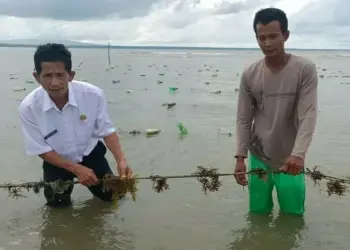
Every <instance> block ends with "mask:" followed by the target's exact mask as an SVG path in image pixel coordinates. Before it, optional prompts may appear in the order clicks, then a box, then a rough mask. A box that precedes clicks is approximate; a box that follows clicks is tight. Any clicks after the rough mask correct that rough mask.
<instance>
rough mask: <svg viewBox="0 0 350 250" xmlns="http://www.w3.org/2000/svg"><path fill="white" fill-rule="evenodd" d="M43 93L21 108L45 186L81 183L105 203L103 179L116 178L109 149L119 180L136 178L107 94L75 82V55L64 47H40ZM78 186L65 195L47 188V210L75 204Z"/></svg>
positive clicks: (27, 143)
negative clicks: (73, 196) (40, 162)
mask: <svg viewBox="0 0 350 250" xmlns="http://www.w3.org/2000/svg"><path fill="white" fill-rule="evenodd" d="M34 63H35V72H34V73H33V75H34V77H35V79H36V80H37V82H38V83H39V84H40V85H41V86H40V87H38V88H36V89H35V90H33V91H32V92H31V93H29V94H28V96H27V97H26V98H25V99H24V100H23V101H22V102H21V104H20V106H19V116H20V121H21V124H22V131H23V135H24V139H25V148H26V153H27V154H28V155H38V156H39V157H40V158H42V160H43V172H44V181H46V182H52V181H55V180H58V179H60V180H73V179H74V177H77V178H78V179H79V181H80V183H81V184H83V185H85V186H87V187H88V188H89V190H90V191H91V193H92V194H93V195H94V196H96V197H99V198H100V199H102V200H104V201H110V200H112V193H110V192H103V191H102V185H101V184H100V183H99V181H98V179H100V178H102V177H103V176H104V175H105V174H107V173H112V170H111V169H110V167H109V164H108V162H107V160H106V158H105V153H106V147H105V145H104V143H102V142H101V139H103V140H104V142H105V144H106V146H107V148H108V149H109V150H110V151H111V153H112V154H113V156H114V158H115V160H116V166H117V171H118V173H119V175H120V176H128V177H130V176H131V175H132V170H131V169H130V168H129V167H128V166H127V163H126V159H125V157H124V154H123V151H122V148H121V145H120V143H119V138H118V135H117V133H116V129H115V128H114V126H113V124H112V122H111V120H110V118H109V115H108V112H107V101H106V98H105V95H104V92H103V90H102V89H100V88H98V87H96V86H94V85H92V84H89V83H85V82H79V81H73V78H74V75H75V72H74V71H72V59H71V53H70V52H69V51H68V50H67V48H66V47H65V46H64V45H62V44H44V45H40V46H39V47H38V48H37V50H36V52H35V54H34ZM72 191H73V185H72V186H71V187H70V188H69V190H67V191H65V192H64V193H62V194H57V193H54V192H53V190H52V188H51V187H45V190H44V194H45V198H46V200H47V204H48V205H51V206H61V205H69V204H71V193H72Z"/></svg>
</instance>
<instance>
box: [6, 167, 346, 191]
mask: <svg viewBox="0 0 350 250" xmlns="http://www.w3.org/2000/svg"><path fill="white" fill-rule="evenodd" d="M210 170H211V171H212V170H213V169H210ZM210 170H208V169H206V171H210ZM214 170H216V169H214ZM306 170H307V171H303V172H301V173H300V174H302V173H305V175H307V176H310V177H311V178H312V179H313V180H315V181H318V180H322V179H326V180H331V181H339V182H341V183H347V184H350V179H344V178H339V177H334V176H329V175H325V174H322V173H321V172H319V171H317V170H315V169H314V170H310V169H308V168H307V169H306ZM269 173H273V174H282V173H284V172H282V171H278V170H277V171H265V170H260V169H257V170H253V171H247V172H241V173H215V172H214V173H207V174H200V173H194V174H186V175H167V176H166V175H165V176H162V175H150V176H144V177H137V176H135V177H131V178H130V179H134V180H157V179H182V178H198V177H222V176H234V175H251V174H257V175H267V174H269ZM285 174H286V173H285ZM115 178H116V179H119V180H123V179H125V178H120V177H117V176H115ZM126 179H128V178H126ZM101 181H103V179H100V182H101ZM61 182H64V183H67V184H80V182H79V181H78V180H74V181H61ZM51 183H54V182H43V181H39V182H24V183H21V184H13V183H9V184H0V188H15V187H23V188H31V187H34V186H40V187H43V186H47V185H51Z"/></svg>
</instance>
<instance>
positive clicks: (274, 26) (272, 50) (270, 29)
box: [256, 21, 289, 57]
mask: <svg viewBox="0 0 350 250" xmlns="http://www.w3.org/2000/svg"><path fill="white" fill-rule="evenodd" d="M288 37H289V31H287V32H284V33H282V31H281V27H280V23H279V22H278V21H272V22H270V23H268V24H266V25H264V24H261V23H258V24H257V25H256V39H257V40H258V43H259V47H260V49H261V50H262V52H263V53H264V55H265V56H267V57H274V56H276V55H280V54H281V53H283V51H284V42H285V41H287V39H288Z"/></svg>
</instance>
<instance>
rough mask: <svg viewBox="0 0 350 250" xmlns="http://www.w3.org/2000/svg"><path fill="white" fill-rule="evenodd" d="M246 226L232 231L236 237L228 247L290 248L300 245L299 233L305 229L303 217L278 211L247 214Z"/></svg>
mask: <svg viewBox="0 0 350 250" xmlns="http://www.w3.org/2000/svg"><path fill="white" fill-rule="evenodd" d="M246 222H247V225H248V227H247V228H244V229H242V230H237V231H234V232H233V236H234V237H235V238H236V240H235V241H234V242H232V243H231V244H230V245H229V247H228V249H232V250H262V249H269V250H291V249H297V248H298V247H300V243H301V238H302V237H301V233H302V231H303V230H304V229H305V221H304V218H303V217H300V216H291V215H286V214H283V213H280V214H279V215H278V217H277V218H275V219H274V218H273V216H272V215H266V216H264V215H254V214H248V215H247V220H246Z"/></svg>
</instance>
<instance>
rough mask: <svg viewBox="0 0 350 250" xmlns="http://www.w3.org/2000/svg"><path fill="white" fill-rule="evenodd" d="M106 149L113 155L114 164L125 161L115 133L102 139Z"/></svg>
mask: <svg viewBox="0 0 350 250" xmlns="http://www.w3.org/2000/svg"><path fill="white" fill-rule="evenodd" d="M103 139H104V141H105V143H106V146H107V148H108V149H109V151H110V152H111V153H112V154H113V156H114V158H115V160H116V162H117V163H118V162H121V161H125V156H124V153H123V150H122V147H121V145H120V141H119V137H118V135H117V133H116V132H113V133H112V134H110V135H108V136H106V137H104V138H103Z"/></svg>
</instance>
